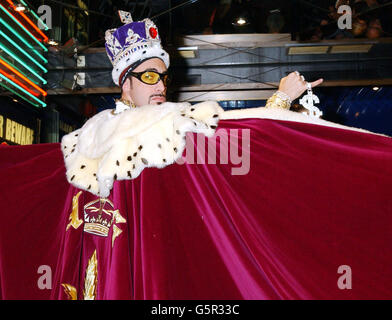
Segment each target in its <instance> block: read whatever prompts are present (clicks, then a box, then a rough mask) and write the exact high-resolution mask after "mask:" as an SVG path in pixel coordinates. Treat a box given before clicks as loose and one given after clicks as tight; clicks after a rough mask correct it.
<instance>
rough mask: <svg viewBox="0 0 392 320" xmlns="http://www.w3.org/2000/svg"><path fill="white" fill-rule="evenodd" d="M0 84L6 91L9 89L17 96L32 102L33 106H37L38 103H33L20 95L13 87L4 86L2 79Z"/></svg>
mask: <svg viewBox="0 0 392 320" xmlns="http://www.w3.org/2000/svg"><path fill="white" fill-rule="evenodd" d="M0 86H2V87H3V88H5V89H7V90H8V91H11V92H12V93H13V94H16V95H17V96H18V97H19V98H22V99H23V100H25V101H27V102H28V103H30V104H32V105H33V106H34V107H39V104H37V103H34V102H32V101H31V100H29V99H27V98H26V97H24V96H22V95H21V94H20V93H19V92H16V91H15V90H14V89H12V88H10V87H9V86H6V85H5V84H4V83H3V82H2V81H0Z"/></svg>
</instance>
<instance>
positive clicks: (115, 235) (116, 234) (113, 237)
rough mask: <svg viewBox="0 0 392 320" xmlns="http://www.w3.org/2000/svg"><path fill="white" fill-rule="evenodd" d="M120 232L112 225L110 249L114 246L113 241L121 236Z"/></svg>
mask: <svg viewBox="0 0 392 320" xmlns="http://www.w3.org/2000/svg"><path fill="white" fill-rule="evenodd" d="M121 232H122V230H121V229H120V228H119V227H117V226H116V225H113V235H112V248H113V245H114V240H116V238H117V237H118V236H119V235H120V234H121Z"/></svg>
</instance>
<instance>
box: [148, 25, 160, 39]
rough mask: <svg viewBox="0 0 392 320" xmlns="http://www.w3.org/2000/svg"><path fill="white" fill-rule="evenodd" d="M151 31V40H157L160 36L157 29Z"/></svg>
mask: <svg viewBox="0 0 392 320" xmlns="http://www.w3.org/2000/svg"><path fill="white" fill-rule="evenodd" d="M149 31H150V36H151V38H153V39H155V38H156V36H157V35H158V31H157V29H155V28H150V30H149Z"/></svg>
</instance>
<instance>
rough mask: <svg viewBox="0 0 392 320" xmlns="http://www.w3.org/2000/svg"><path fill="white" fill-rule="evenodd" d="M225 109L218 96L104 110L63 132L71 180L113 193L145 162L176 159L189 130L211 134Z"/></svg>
mask: <svg viewBox="0 0 392 320" xmlns="http://www.w3.org/2000/svg"><path fill="white" fill-rule="evenodd" d="M118 103H121V102H118ZM222 113H223V109H222V108H221V107H220V106H219V104H218V103H216V102H213V101H206V102H202V103H199V104H196V105H193V106H192V105H190V104H189V103H172V102H166V103H163V104H161V105H147V106H143V107H137V108H131V109H127V110H125V111H123V112H122V113H119V114H114V113H113V110H104V111H102V112H100V113H98V114H97V115H95V116H94V117H92V118H91V119H89V120H88V121H87V122H86V123H85V124H84V126H83V127H82V128H81V129H78V130H76V131H73V132H71V133H70V134H68V135H66V136H64V137H63V139H62V141H61V149H62V151H63V155H64V161H65V166H66V169H67V172H66V174H67V179H68V182H69V183H71V184H73V185H74V186H76V187H78V188H80V189H83V190H87V191H89V192H91V193H93V194H95V195H97V196H100V197H108V196H109V194H110V190H111V189H112V187H113V182H114V180H125V179H134V178H136V177H138V176H139V174H140V173H141V172H142V171H143V169H144V168H146V167H157V168H163V167H165V166H168V165H170V164H173V163H174V162H175V161H176V160H177V159H178V158H180V157H181V155H182V153H183V151H184V148H185V135H186V132H197V133H203V134H205V135H206V136H207V137H212V136H213V135H214V133H215V129H216V127H217V124H218V121H219V118H220V115H221V114H222Z"/></svg>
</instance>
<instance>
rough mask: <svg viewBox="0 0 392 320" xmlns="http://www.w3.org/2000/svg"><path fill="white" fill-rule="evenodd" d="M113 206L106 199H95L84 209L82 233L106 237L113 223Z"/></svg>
mask: <svg viewBox="0 0 392 320" xmlns="http://www.w3.org/2000/svg"><path fill="white" fill-rule="evenodd" d="M114 212H115V210H114V206H113V203H111V202H110V201H109V200H108V199H97V200H95V201H92V202H90V203H87V204H86V205H85V207H84V231H85V232H87V233H91V234H95V235H97V236H102V237H107V236H108V234H109V229H110V227H111V225H112V223H113V218H114Z"/></svg>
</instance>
